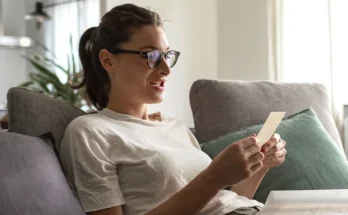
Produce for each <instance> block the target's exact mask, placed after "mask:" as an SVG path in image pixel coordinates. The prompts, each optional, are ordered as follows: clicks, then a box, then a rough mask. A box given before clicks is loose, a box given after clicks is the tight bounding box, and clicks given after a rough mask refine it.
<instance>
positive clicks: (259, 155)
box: [249, 152, 265, 166]
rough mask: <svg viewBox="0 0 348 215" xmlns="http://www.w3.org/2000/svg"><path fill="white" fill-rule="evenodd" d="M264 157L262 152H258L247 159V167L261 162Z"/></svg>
mask: <svg viewBox="0 0 348 215" xmlns="http://www.w3.org/2000/svg"><path fill="white" fill-rule="evenodd" d="M264 157H265V156H264V155H263V153H262V152H258V153H256V154H254V155H253V156H252V157H250V158H249V165H250V166H254V165H255V164H257V163H259V162H261V161H262V160H263V158H264Z"/></svg>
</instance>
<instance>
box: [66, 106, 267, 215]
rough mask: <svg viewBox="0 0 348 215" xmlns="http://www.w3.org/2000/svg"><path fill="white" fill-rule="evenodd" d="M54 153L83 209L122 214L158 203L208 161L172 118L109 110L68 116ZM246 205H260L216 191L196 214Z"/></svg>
mask: <svg viewBox="0 0 348 215" xmlns="http://www.w3.org/2000/svg"><path fill="white" fill-rule="evenodd" d="M60 157H61V160H62V164H63V167H64V169H65V171H66V173H67V176H68V179H69V180H70V182H71V183H72V184H73V185H74V187H75V189H76V191H77V194H78V197H79V199H80V202H81V204H82V206H83V208H84V209H85V211H86V212H90V211H97V210H101V209H105V208H110V207H114V206H119V205H123V213H124V215H142V214H145V213H146V212H148V211H150V210H152V209H153V208H155V207H157V206H159V205H160V204H161V203H163V202H165V201H166V200H167V199H169V198H170V197H171V196H172V195H174V194H175V193H177V192H178V191H179V190H181V189H182V188H183V187H185V186H186V185H187V184H188V183H189V182H190V181H191V180H192V179H194V178H195V177H196V176H197V175H198V174H199V173H200V172H201V171H203V170H204V169H206V168H207V167H208V166H209V164H210V163H211V159H210V157H209V156H208V155H206V154H205V153H204V152H202V151H201V149H200V147H199V144H198V142H197V140H196V139H195V137H194V136H193V134H192V133H191V132H190V131H189V129H188V128H187V127H186V126H185V125H183V124H182V123H180V122H179V121H178V120H175V119H172V118H165V117H164V116H162V121H150V120H142V119H138V118H135V117H132V116H130V115H125V114H120V113H116V112H113V111H111V110H109V109H104V110H102V111H100V112H99V113H97V114H90V115H85V116H81V117H78V118H77V119H75V120H73V121H72V122H71V123H70V124H69V126H68V128H67V129H66V131H65V135H64V138H63V141H62V144H61V147H60ZM252 206H260V207H262V206H263V205H262V204H261V203H259V202H257V201H254V200H249V199H247V198H246V197H241V196H238V195H237V194H235V193H234V192H232V191H228V190H221V191H220V192H219V193H218V194H217V195H216V196H215V197H214V198H213V199H212V200H211V201H210V202H209V203H208V204H207V205H206V207H205V208H204V209H203V210H202V211H201V213H200V214H201V215H222V214H226V213H228V212H231V211H233V210H235V209H237V208H239V207H252Z"/></svg>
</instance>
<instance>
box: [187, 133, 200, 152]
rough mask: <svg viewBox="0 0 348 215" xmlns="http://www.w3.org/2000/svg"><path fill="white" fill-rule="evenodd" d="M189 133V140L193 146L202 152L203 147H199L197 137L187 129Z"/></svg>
mask: <svg viewBox="0 0 348 215" xmlns="http://www.w3.org/2000/svg"><path fill="white" fill-rule="evenodd" d="M187 133H188V135H189V138H190V140H191V143H192V145H193V146H194V147H195V148H197V149H199V150H201V147H200V146H199V142H198V140H197V138H196V137H195V135H194V134H193V133H192V131H191V130H190V129H189V128H187Z"/></svg>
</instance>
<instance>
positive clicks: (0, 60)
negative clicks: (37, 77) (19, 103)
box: [0, 0, 45, 104]
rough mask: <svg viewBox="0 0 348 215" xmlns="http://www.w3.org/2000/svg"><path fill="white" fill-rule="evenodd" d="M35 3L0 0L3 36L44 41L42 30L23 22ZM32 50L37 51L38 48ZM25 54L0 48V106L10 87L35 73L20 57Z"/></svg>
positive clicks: (30, 1)
mask: <svg viewBox="0 0 348 215" xmlns="http://www.w3.org/2000/svg"><path fill="white" fill-rule="evenodd" d="M35 2H36V0H11V1H8V0H2V7H1V11H0V12H1V14H2V19H3V24H4V31H5V35H8V36H28V37H30V38H33V39H35V40H38V41H44V37H43V29H41V30H40V31H37V30H36V27H35V22H34V21H25V20H24V15H25V14H27V13H29V12H32V11H34V8H35ZM43 2H45V1H43ZM44 27H45V26H43V28H44ZM33 50H35V51H39V50H40V48H35V49H32V51H33ZM41 50H42V49H41ZM27 52H28V50H26V49H4V48H0V66H1V71H0V104H3V103H6V94H7V91H8V89H9V88H10V87H15V86H18V85H19V84H20V83H23V82H25V81H27V80H28V73H29V71H35V70H34V69H33V68H32V66H31V65H30V64H28V63H27V62H26V61H25V60H24V59H23V58H22V57H21V56H23V55H25V54H27Z"/></svg>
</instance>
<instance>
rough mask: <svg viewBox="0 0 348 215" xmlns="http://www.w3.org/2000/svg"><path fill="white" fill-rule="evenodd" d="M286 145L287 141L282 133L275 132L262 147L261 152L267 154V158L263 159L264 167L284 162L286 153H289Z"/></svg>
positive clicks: (275, 165)
mask: <svg viewBox="0 0 348 215" xmlns="http://www.w3.org/2000/svg"><path fill="white" fill-rule="evenodd" d="M285 145H286V142H285V141H284V140H282V139H281V137H280V135H279V134H274V135H273V136H272V138H271V139H270V140H269V141H268V142H267V143H265V144H264V145H263V146H262V148H261V152H263V153H264V155H265V158H264V159H263V161H262V164H263V167H262V168H272V167H277V166H279V165H281V164H282V163H284V161H285V155H286V153H287V152H286V149H285Z"/></svg>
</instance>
